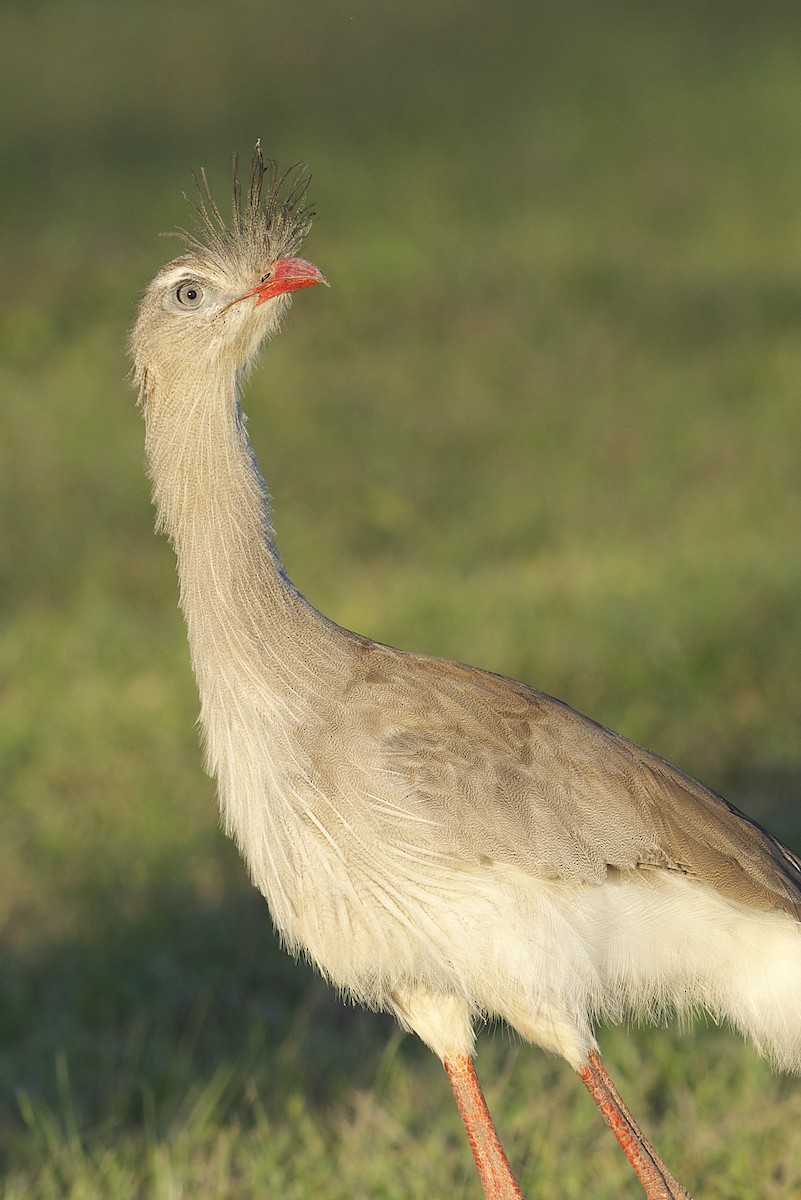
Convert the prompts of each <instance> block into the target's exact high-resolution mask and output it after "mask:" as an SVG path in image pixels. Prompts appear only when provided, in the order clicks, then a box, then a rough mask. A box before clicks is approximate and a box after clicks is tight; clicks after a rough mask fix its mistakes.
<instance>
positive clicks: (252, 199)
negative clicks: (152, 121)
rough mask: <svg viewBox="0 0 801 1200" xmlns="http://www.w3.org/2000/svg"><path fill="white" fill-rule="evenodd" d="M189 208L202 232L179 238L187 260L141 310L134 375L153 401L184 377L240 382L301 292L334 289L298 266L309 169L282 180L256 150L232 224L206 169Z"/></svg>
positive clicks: (163, 273)
mask: <svg viewBox="0 0 801 1200" xmlns="http://www.w3.org/2000/svg"><path fill="white" fill-rule="evenodd" d="M196 182H197V186H198V195H199V199H198V200H197V201H193V200H190V201H189V202H190V204H191V205H192V207H193V209H194V212H195V217H196V224H197V230H196V232H195V233H189V232H187V231H186V230H181V231H179V236H180V237H181V238H182V239H183V241H184V243H185V245H186V252H185V253H184V254H182V255H181V256H180V257H178V258H175V259H173V260H172V261H171V262H169V263H167V264H166V266H164V267H162V269H161V270H160V271H159V272H158V274H157V275H156V277H155V279H154V280H153V281H152V283H151V284H150V286H149V287H148V289H147V291H146V292H145V294H144V296H143V298H142V302H141V305H140V308H139V315H138V317H137V320H136V324H135V326H134V330H133V334H132V338H131V350H132V355H133V360H134V376H135V380H136V383H137V384H138V386H139V389H140V397H141V399H142V401H143V402H146V401H147V400H148V398H149V396H150V394H151V393H152V392H153V391H154V390H157V389H158V385H159V384H160V383H161V384H164V385H168V384H170V383H173V382H177V381H178V380H179V379H180V378H181V377H182V376H185V375H187V374H188V375H189V376H192V377H194V378H198V377H202V376H203V375H206V376H218V377H219V376H221V375H224V376H234V377H236V378H239V377H241V375H242V374H243V372H244V371H246V370H247V368H248V367H249V365H250V364H251V363H252V361H253V359H254V358H255V356H256V354H257V352H258V350H259V348H260V347H261V346H262V344H263V343H264V342H265V340H266V339H267V338H269V337H270V335H271V334H273V333H274V332H275V331H276V329H277V328H278V325H279V322H280V319H281V316H282V314H283V313H284V312H285V310H286V308H287V307H288V304H289V298H290V294H291V293H292V292H294V291H297V290H298V289H299V288H306V287H313V286H314V285H315V284H318V283H327V280H326V279H325V276H324V275H323V273H322V272H321V271H320V270H318V268H317V267H315V266H314V265H313V264H312V263H309V262H306V260H305V259H302V258H298V257H297V254H298V251H299V250H300V247H301V245H302V243H303V239H304V238H305V236H306V234H307V233H308V231H309V228H310V226H311V222H312V219H313V216H314V214H313V212H312V211H311V209H309V208H308V207H307V206H304V204H303V201H304V198H305V195H306V190H307V187H308V183H309V176H308V172H307V171H306V170H305V169H304V168H302V167H301V168H290V170H289V171H287V172H285V173H284V174H283V175H279V173H278V171H277V168H276V164H275V162H273V161H272V160H268V161H267V162H266V163H265V161H264V159H263V157H262V152H261V146H260V144H259V143H258V142H257V143H256V149H255V151H254V155H253V168H252V174H251V179H250V187H249V189H248V194H247V196H246V197H245V199H244V203H243V198H242V194H241V192H242V189H241V185H240V181H239V176H238V172H237V166H236V159H234V182H233V192H234V199H233V214H232V218H231V221H230V223H229V222H226V220H225V219H224V218H223V216H222V214H221V212H220V210H219V208H218V207H217V205H216V203H215V202H214V199H213V198H212V195H211V191H210V189H209V185H208V181H207V179H206V174H205V171H201V175H200V180H199V181H196Z"/></svg>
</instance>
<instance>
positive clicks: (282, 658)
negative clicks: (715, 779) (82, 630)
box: [130, 142, 801, 1200]
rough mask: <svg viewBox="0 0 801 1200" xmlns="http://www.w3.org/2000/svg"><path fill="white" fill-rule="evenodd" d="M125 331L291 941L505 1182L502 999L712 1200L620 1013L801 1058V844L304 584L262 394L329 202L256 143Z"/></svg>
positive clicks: (512, 687)
mask: <svg viewBox="0 0 801 1200" xmlns="http://www.w3.org/2000/svg"><path fill="white" fill-rule="evenodd" d="M194 178H195V184H196V189H195V192H193V193H192V195H191V196H190V197H187V199H189V201H190V203H191V205H192V213H193V219H192V224H191V228H190V229H188V230H187V229H184V230H181V231H179V235H180V236H181V237H182V239H183V245H182V253H181V254H180V255H179V256H178V257H176V258H173V259H172V260H171V261H170V262H168V263H167V264H166V265H165V266H164V267H163V268H162V269H161V270H159V271H158V273H157V274H156V276H155V278H154V279H153V281H152V282H151V283H150V285H149V286H148V287H147V289H146V290H145V292H144V294H143V297H142V299H141V303H140V306H139V310H138V315H137V318H136V321H135V324H134V328H133V331H132V334H131V343H130V350H131V355H132V359H133V372H132V378H133V384H134V386H135V388H137V389H138V396H139V399H138V403H139V405H140V406H141V410H142V413H143V416H144V427H145V449H146V459H147V466H148V472H149V476H150V480H151V485H152V494H153V501H154V505H155V509H156V527H157V530H158V531H160V532H162V533H164V534H166V535H167V537H168V538H169V540H170V542H171V543H172V546H173V548H174V551H175V555H176V560H177V570H178V579H179V596H180V605H181V608H182V610H183V613H184V617H185V621H186V627H187V636H188V642H189V649H190V656H191V662H192V667H193V670H194V674H195V677H196V681H197V687H198V692H199V699H200V727H201V730H202V739H203V743H204V750H205V764H206V768H207V770H208V772H209V773H210V774H211V775H212V776H213V777H214V778H215V779H216V782H217V791H218V797H219V804H220V810H221V820H222V824H223V827H224V830H225V832H226V833H227V834H229V835H230V836H231V837H233V838H234V839H235V841H236V843H237V845H238V847H239V850H240V851H241V854H242V856H243V858H244V860H245V863H246V864H247V868H248V870H249V873H250V877H251V879H252V882H253V883H254V885H255V886H256V887H257V888H258V889H259V891H260V892H261V893H262V894H263V896H264V897H265V898H266V901H267V904H268V906H269V910H270V914H271V917H272V921H273V924H274V926H275V928H276V930H277V932H278V935H279V937H280V939H281V941H282V943H283V945H284V946H285V947H286V949H287V950H288V951H289V952H290V953H292V954H295V955H303V956H305V957H306V958H307V959H309V960H310V961H311V962H312V963H313V964H314V965H315V967H316V968H317V970H318V971H319V972H320V973H321V975H322V976H323V977H324V978H325V979H326V980H328V981H329V983H330V984H331V985H333V986H334V987H335V988H337V989H338V990H339V991H340V993H342V995H343V996H344V997H346V998H348V999H349V1000H351V1001H354V1002H357V1003H359V1004H361V1005H364V1006H365V1007H367V1008H368V1009H372V1010H377V1011H385V1012H389V1013H391V1014H393V1015H394V1017H395V1018H396V1019H397V1021H398V1022H399V1023H400V1025H401V1026H402V1028H403V1029H404V1030H406V1031H409V1032H412V1033H414V1034H416V1035H417V1036H418V1037H419V1038H420V1039H421V1040H422V1041H423V1042H424V1043H425V1044H426V1045H427V1046H428V1047H429V1048H430V1049H431V1050H432V1051H433V1052H434V1054H435V1055H436V1056H437V1057H438V1058H439V1059H440V1060H441V1062H442V1064H443V1066H444V1069H445V1072H446V1073H447V1077H448V1080H449V1082H450V1085H451V1088H452V1090H453V1093H454V1096H455V1100H456V1103H457V1105H458V1109H459V1112H460V1114H461V1117H462V1121H463V1123H464V1126H465V1129H466V1132H467V1135H468V1139H469V1143H470V1146H471V1148H472V1152H473V1156H474V1159H475V1163H476V1166H477V1168H478V1173H479V1177H480V1182H481V1184H482V1186H483V1190H484V1195H485V1200H522V1192H521V1190H520V1186H519V1184H518V1182H517V1180H516V1177H515V1175H514V1173H513V1171H512V1168H511V1166H510V1164H509V1161H508V1159H507V1157H506V1154H505V1152H504V1150H503V1148H502V1145H501V1141H500V1139H499V1137H498V1134H497V1132H496V1130H495V1127H494V1124H493V1121H492V1117H491V1115H490V1113H489V1110H488V1108H487V1105H486V1101H485V1099H484V1096H483V1093H482V1090H481V1086H480V1083H479V1081H478V1078H477V1075H476V1070H475V1063H474V1058H475V1039H476V1030H477V1027H479V1026H480V1024H481V1023H482V1022H483V1021H485V1020H500V1021H502V1022H505V1023H506V1024H507V1025H508V1026H510V1027H511V1029H512V1030H514V1031H516V1033H517V1034H518V1035H519V1036H520V1038H521V1039H523V1040H524V1041H525V1042H528V1043H531V1044H533V1045H535V1046H538V1047H540V1048H542V1049H544V1050H545V1051H548V1052H551V1053H554V1054H556V1055H560V1056H561V1057H562V1058H563V1059H564V1060H566V1062H567V1064H569V1066H570V1067H572V1068H573V1070H574V1071H575V1072H576V1074H577V1075H578V1076H579V1079H580V1080H581V1082H582V1083H583V1084H584V1086H585V1087H586V1089H587V1090H588V1092H589V1093H590V1095H591V1096H592V1098H593V1100H594V1101H595V1103H596V1104H597V1106H598V1108H599V1109H600V1112H601V1114H602V1116H603V1118H604V1119H605V1121H606V1123H607V1124H608V1125H609V1126H610V1127H611V1129H612V1131H613V1132H614V1134H615V1136H616V1138H617V1140H618V1142H619V1143H620V1146H621V1147H622V1149H623V1150H624V1152H625V1154H626V1156H627V1158H628V1160H629V1162H630V1163H631V1166H632V1167H633V1169H634V1171H635V1172H636V1175H637V1178H638V1179H639V1182H640V1184H641V1185H642V1188H643V1190H644V1191H645V1193H646V1196H647V1197H648V1200H666V1198H668V1200H678V1198H683V1200H688V1198H689V1197H690V1192H689V1191H688V1190H687V1189H686V1188H685V1187H684V1186H683V1185H682V1184H680V1183H679V1182H678V1180H677V1179H676V1178H675V1176H674V1175H673V1174H672V1173H671V1171H670V1170H669V1169H668V1167H667V1166H666V1165H665V1163H664V1162H663V1161H662V1159H661V1158H660V1157H659V1155H658V1154H657V1152H656V1150H655V1149H654V1147H653V1145H652V1144H651V1142H650V1141H649V1140H648V1139H647V1138H646V1136H645V1135H644V1134H643V1132H642V1131H641V1129H640V1127H639V1126H638V1124H637V1122H636V1121H635V1119H634V1117H633V1116H632V1114H631V1113H630V1111H629V1110H628V1108H627V1107H626V1105H625V1103H624V1101H623V1099H622V1098H621V1096H620V1093H619V1092H618V1091H617V1089H616V1087H615V1085H614V1084H613V1082H612V1080H611V1078H610V1076H609V1074H608V1072H607V1070H606V1068H605V1066H604V1064H603V1062H602V1058H601V1052H600V1046H599V1043H598V1040H597V1038H596V1029H597V1027H598V1024H599V1023H600V1022H601V1021H603V1022H612V1023H615V1022H621V1021H623V1020H626V1019H628V1018H630V1017H632V1016H633V1017H642V1018H649V1019H651V1018H652V1019H666V1018H669V1017H671V1016H680V1017H681V1016H691V1015H692V1014H694V1013H696V1012H698V1011H703V1012H706V1013H708V1014H711V1016H712V1017H713V1018H714V1019H715V1020H716V1021H721V1022H725V1023H728V1024H729V1025H730V1026H732V1027H733V1028H734V1029H735V1030H737V1031H738V1032H739V1033H740V1034H742V1035H743V1036H745V1037H746V1038H749V1039H750V1040H751V1041H752V1042H753V1044H754V1046H755V1048H756V1049H757V1051H759V1052H760V1053H762V1054H763V1055H766V1056H767V1057H768V1058H769V1059H771V1060H772V1062H773V1063H774V1065H776V1066H777V1067H778V1068H780V1069H786V1070H799V1069H801V861H800V860H799V858H798V857H796V855H795V854H793V853H792V852H791V851H790V850H789V849H788V848H787V847H785V846H784V845H782V843H781V842H779V841H778V840H777V839H776V838H774V837H773V836H772V835H771V834H770V833H769V832H768V831H766V830H765V829H763V828H762V827H761V826H760V825H759V824H757V823H756V822H755V821H753V820H751V819H750V818H749V817H748V816H746V815H744V814H743V813H742V812H740V811H738V809H736V808H735V807H733V806H732V805H731V804H729V803H728V802H727V801H726V800H724V799H723V798H722V797H720V796H719V795H717V794H716V793H714V792H712V791H710V790H708V789H707V788H706V787H704V786H703V785H702V784H700V783H698V782H697V781H695V780H694V779H692V778H690V777H689V776H688V775H686V774H685V773H683V772H682V771H681V770H679V769H678V768H676V767H674V766H671V765H670V764H669V763H668V762H666V761H665V760H664V759H662V758H660V757H658V756H657V755H656V754H653V753H651V752H650V751H648V750H646V749H644V748H642V747H640V746H638V745H636V744H634V743H633V742H632V741H630V740H628V739H627V738H625V737H623V736H621V735H619V734H616V733H614V732H612V731H611V730H609V729H607V728H605V727H604V726H602V725H600V724H598V723H596V722H595V721H593V720H591V719H590V718H588V717H585V716H583V715H581V714H580V713H579V712H577V711H576V710H575V709H573V708H571V707H569V706H568V705H567V704H565V703H563V702H561V701H560V700H558V699H555V698H553V697H551V696H549V695H547V694H545V693H543V692H541V691H538V690H537V689H536V688H534V687H531V686H529V685H527V684H524V683H519V682H516V681H514V680H511V679H508V678H504V677H502V676H500V675H497V674H492V673H491V672H488V671H485V670H481V669H478V668H476V667H471V666H468V665H466V664H462V663H456V662H449V661H445V660H443V659H438V658H435V657H430V656H427V655H423V654H419V653H414V652H411V651H407V650H401V649H397V648H394V647H392V646H389V645H385V644H382V643H380V642H377V641H374V640H372V639H370V638H367V637H364V636H361V635H359V634H358V633H354V632H352V631H350V630H347V629H345V628H342V627H341V626H339V625H337V624H336V623H335V622H333V621H332V620H330V619H328V618H327V617H325V616H324V615H322V614H321V613H320V612H318V611H317V610H316V609H315V608H314V607H313V606H312V604H311V603H309V602H308V601H307V600H306V599H305V598H304V596H302V595H301V593H300V592H299V591H298V590H297V589H296V587H295V586H294V585H293V583H292V582H291V580H290V579H289V577H288V575H287V573H286V571H285V569H284V567H283V565H282V562H281V559H280V556H279V553H278V550H277V548H276V540H275V534H274V529H273V524H272V516H271V512H272V510H271V501H270V497H269V493H268V490H267V486H266V484H265V482H264V480H263V478H262V476H261V474H260V471H259V467H258V465H257V462H256V459H255V457H254V454H253V451H252V448H251V444H250V441H249V437H248V433H247V427H246V418H245V415H244V412H243V409H242V403H241V397H242V389H243V386H244V383H245V380H246V378H247V376H248V373H249V372H250V370H251V369H252V368H253V366H254V364H255V361H256V359H257V357H258V355H259V352H260V350H261V349H262V348H263V347H264V346H265V345H266V344H267V342H268V341H269V340H270V338H271V337H272V336H273V335H274V334H275V333H276V331H277V329H278V327H279V325H280V323H281V320H282V318H283V317H284V316H285V315H286V312H287V310H288V308H289V306H290V304H291V301H292V298H293V297H292V293H293V292H296V291H299V290H302V289H307V288H312V287H316V286H319V285H326V284H327V283H328V281H327V279H326V278H325V276H324V275H323V273H322V271H321V270H320V269H319V268H318V267H317V266H315V265H314V264H312V263H311V262H309V261H308V260H306V259H304V258H301V257H300V256H299V255H300V250H301V247H302V245H303V242H304V240H305V239H306V237H307V235H308V234H309V231H310V229H311V226H312V221H313V218H314V216H315V214H314V212H313V210H312V208H311V207H310V205H309V203H308V186H309V179H310V176H309V173H308V170H307V169H306V168H305V167H304V166H303V165H302V164H296V165H295V167H293V168H290V169H289V170H288V171H284V172H281V171H279V170H278V167H277V165H276V163H275V161H274V160H265V158H264V156H263V153H262V148H261V144H260V142H257V143H256V147H255V151H254V154H253V160H252V168H251V171H250V178H249V181H248V180H247V176H245V180H244V185H245V186H244V187H243V181H242V180H241V179H240V172H239V168H238V166H237V160H236V156H234V168H233V202H232V208H231V215H230V216H228V217H225V216H223V213H222V212H221V210H220V208H219V207H218V206H217V204H216V202H215V200H214V198H213V194H212V189H211V187H210V184H209V180H208V177H207V175H206V172H205V170H202V171H201V172H200V175H199V176H195V177H194Z"/></svg>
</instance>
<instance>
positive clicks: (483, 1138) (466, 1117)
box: [444, 1054, 523, 1200]
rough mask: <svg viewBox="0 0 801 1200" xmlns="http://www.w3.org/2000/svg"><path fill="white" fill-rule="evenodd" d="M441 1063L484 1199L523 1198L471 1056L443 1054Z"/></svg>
mask: <svg viewBox="0 0 801 1200" xmlns="http://www.w3.org/2000/svg"><path fill="white" fill-rule="evenodd" d="M444 1065H445V1070H446V1071H447V1072H448V1079H449V1080H450V1084H451V1087H452V1088H453V1094H454V1096H455V1097H456V1103H457V1104H458V1106H459V1112H460V1113H461V1115H462V1120H463V1121H464V1127H465V1129H466V1130H467V1137H468V1139H469V1141H470V1149H471V1150H472V1151H473V1158H474V1159H475V1160H476V1166H477V1167H478V1173H479V1175H480V1176H481V1183H482V1186H483V1188H484V1195H485V1197H486V1200H523V1193H522V1192H521V1191H520V1188H519V1187H518V1185H517V1181H516V1179H515V1177H514V1175H513V1174H512V1168H511V1167H510V1166H509V1160H508V1159H507V1157H506V1155H505V1154H504V1152H503V1146H502V1145H501V1143H500V1142H499V1140H498V1135H497V1133H496V1132H495V1126H494V1125H493V1123H492V1117H491V1116H490V1111H489V1109H488V1108H487V1102H486V1100H485V1099H484V1093H483V1092H482V1090H481V1085H480V1083H479V1082H478V1078H477V1076H476V1069H475V1067H474V1066H473V1060H472V1059H471V1058H467V1057H466V1056H465V1055H462V1054H456V1055H454V1056H453V1058H446V1059H445V1060H444Z"/></svg>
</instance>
